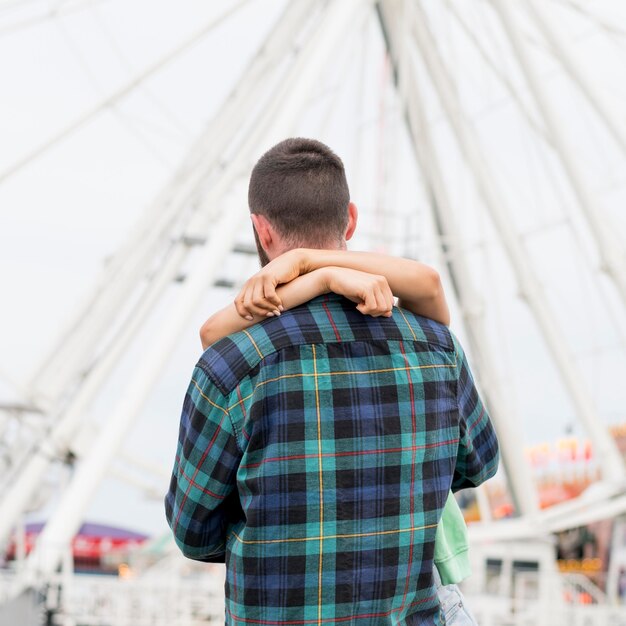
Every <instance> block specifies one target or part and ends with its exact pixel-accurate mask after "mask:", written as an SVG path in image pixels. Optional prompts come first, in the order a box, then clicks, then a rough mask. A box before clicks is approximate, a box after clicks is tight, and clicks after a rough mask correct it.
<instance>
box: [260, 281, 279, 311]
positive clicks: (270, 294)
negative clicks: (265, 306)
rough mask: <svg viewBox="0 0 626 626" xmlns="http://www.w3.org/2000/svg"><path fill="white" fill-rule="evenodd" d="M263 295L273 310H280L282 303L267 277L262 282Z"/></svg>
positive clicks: (272, 282) (274, 286)
mask: <svg viewBox="0 0 626 626" xmlns="http://www.w3.org/2000/svg"><path fill="white" fill-rule="evenodd" d="M263 295H264V296H265V299H266V300H267V302H268V303H270V304H271V305H273V306H274V308H275V309H279V310H282V306H283V303H282V302H281V300H280V298H279V297H278V294H277V293H276V285H275V284H274V281H273V280H272V278H270V277H269V276H266V277H265V279H264V280H263Z"/></svg>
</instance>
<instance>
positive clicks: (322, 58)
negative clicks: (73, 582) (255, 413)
mask: <svg viewBox="0 0 626 626" xmlns="http://www.w3.org/2000/svg"><path fill="white" fill-rule="evenodd" d="M328 4H329V6H328V8H327V11H326V12H325V14H324V16H323V18H322V20H321V21H320V23H319V24H318V25H317V28H316V29H315V31H314V32H313V33H312V34H311V35H310V36H309V38H308V40H307V42H306V44H305V46H304V47H303V49H302V53H301V54H300V55H299V56H298V59H297V60H296V62H295V63H294V65H293V67H292V68H291V69H290V72H289V75H288V80H286V81H285V82H284V83H283V84H281V86H280V87H279V88H278V89H276V90H275V92H274V93H273V98H272V101H271V102H270V104H269V105H268V106H267V107H266V108H265V109H264V111H263V113H262V119H260V120H259V124H258V126H255V127H254V128H253V129H252V130H251V131H250V132H249V133H248V134H247V136H246V138H245V140H244V142H243V145H242V146H240V151H239V155H240V156H239V159H238V160H237V161H236V162H233V163H232V164H231V165H230V168H231V170H232V171H233V172H235V173H237V174H238V173H239V172H240V171H241V169H242V168H244V169H247V168H248V167H249V166H250V165H251V164H252V163H253V162H254V159H255V158H256V156H258V154H257V153H258V151H259V150H260V149H261V146H265V145H266V142H268V143H269V142H270V141H275V140H276V139H277V138H279V137H280V136H281V134H282V132H283V129H285V128H291V127H292V125H293V124H294V123H295V121H296V120H297V119H298V115H299V114H300V111H301V110H302V109H303V107H304V106H305V104H306V102H307V99H308V96H309V93H310V89H311V87H312V85H314V84H315V82H316V79H317V78H318V76H320V75H321V74H322V71H323V69H324V67H325V65H326V64H327V63H328V62H330V59H331V56H332V54H333V53H334V52H335V51H336V49H337V46H338V45H340V44H341V42H342V40H343V35H344V33H345V32H346V31H347V30H349V28H350V25H351V24H352V23H353V22H354V20H355V17H358V16H359V15H360V14H361V13H360V10H361V9H363V8H367V4H365V3H363V2H362V1H361V0H332V2H329V3H328ZM223 191H224V190H219V193H217V192H216V193H215V194H214V195H213V194H212V195H213V199H215V197H220V196H221V195H222V193H223ZM246 218H247V211H246V210H245V209H242V208H241V206H240V205H238V206H236V207H232V208H231V209H230V210H225V211H223V212H222V214H221V216H220V218H219V221H218V223H217V224H216V226H215V228H214V229H213V230H212V232H211V235H210V238H209V240H208V241H207V243H206V244H205V246H204V247H203V249H202V253H201V255H200V257H199V258H198V259H197V260H196V263H195V264H194V268H195V272H194V273H192V274H190V276H189V278H188V280H187V281H186V282H185V283H184V284H183V286H182V292H181V294H180V296H179V299H178V303H177V305H176V306H175V308H174V309H173V310H172V312H171V313H170V315H169V318H168V320H166V322H165V323H164V324H163V326H162V327H163V329H164V331H163V333H161V335H160V336H159V341H158V342H156V343H155V344H154V345H153V346H152V347H151V349H149V350H148V352H147V354H146V356H145V358H144V359H142V367H140V368H139V369H138V370H137V373H136V374H135V376H133V377H131V380H130V381H129V382H128V384H127V387H126V390H125V392H124V393H123V394H122V396H121V398H120V401H119V403H118V405H117V407H116V408H115V410H114V411H113V412H112V416H111V418H110V420H108V421H107V422H106V424H105V425H103V428H102V432H101V435H100V437H99V438H98V441H97V445H95V446H94V449H93V452H92V453H91V454H89V455H88V456H87V458H85V459H84V460H83V462H82V463H81V465H80V466H79V467H78V469H77V471H76V473H75V475H74V476H73V478H72V481H71V483H70V485H69V487H68V489H67V490H66V492H65V493H64V494H63V497H62V499H61V501H60V503H59V506H58V508H57V510H56V511H55V513H54V514H53V515H52V517H51V518H50V520H49V522H48V523H47V524H46V526H45V528H44V530H43V532H42V533H41V535H40V537H39V539H38V542H37V546H36V548H35V550H34V551H33V553H32V554H31V555H30V557H29V559H28V562H27V568H26V576H25V579H24V583H25V584H28V582H29V581H30V580H32V579H33V578H36V576H37V575H38V574H44V575H48V574H50V573H52V572H53V571H54V570H55V568H56V567H57V565H58V563H59V560H60V558H61V556H62V551H63V547H64V546H67V545H68V544H69V542H70V541H71V538H72V537H73V536H74V534H75V532H76V530H77V529H78V527H79V526H80V522H81V520H82V516H83V514H84V511H85V510H86V508H87V506H88V505H89V503H90V502H91V499H92V498H93V496H94V493H95V490H96V488H97V486H98V484H99V482H100V480H101V479H102V476H103V475H104V473H105V471H106V469H107V468H108V466H109V464H110V462H111V460H112V458H113V456H114V454H115V452H116V451H117V449H118V448H119V446H120V445H121V443H122V440H123V438H124V435H125V434H126V432H127V431H128V429H129V428H130V427H131V425H132V424H133V422H134V420H135V419H136V417H137V415H138V413H139V411H140V409H141V408H142V406H143V403H144V401H145V398H146V396H147V394H148V393H149V391H150V389H151V388H152V386H153V385H154V384H155V382H156V380H157V379H158V376H159V374H160V372H161V368H162V366H163V364H164V363H165V362H167V359H168V358H169V355H170V354H171V351H172V349H173V347H174V346H175V344H176V340H177V339H178V336H179V334H180V332H181V331H182V329H183V328H184V327H185V325H186V323H187V320H188V317H189V315H190V314H191V313H192V312H193V310H194V309H195V307H196V306H197V304H198V302H199V301H200V300H201V298H202V296H203V294H204V292H205V290H206V288H207V287H208V286H209V285H210V284H211V282H212V281H213V278H214V276H215V273H216V272H217V270H218V267H219V265H220V261H221V260H222V258H223V257H224V256H225V255H226V254H227V253H228V252H229V251H230V250H231V248H232V246H233V244H234V241H235V238H236V235H237V233H238V230H239V228H240V225H241V224H242V222H243V221H244V219H246Z"/></svg>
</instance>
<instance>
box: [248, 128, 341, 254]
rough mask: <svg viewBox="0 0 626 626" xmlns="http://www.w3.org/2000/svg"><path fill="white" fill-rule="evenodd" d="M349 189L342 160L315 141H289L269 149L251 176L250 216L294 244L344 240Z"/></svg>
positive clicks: (323, 243) (249, 191)
mask: <svg viewBox="0 0 626 626" xmlns="http://www.w3.org/2000/svg"><path fill="white" fill-rule="evenodd" d="M349 202H350V191H349V190H348V181H347V180H346V173H345V170H344V167H343V162H342V161H341V159H340V158H339V157H338V156H337V155H336V154H335V153H334V152H333V151H332V150H331V149H330V148H329V147H328V146H326V145H324V144H323V143H321V142H320V141H316V140H315V139H303V138H301V137H295V138H290V139H285V140H284V141H281V142H280V143H278V144H276V145H275V146H274V147H273V148H270V149H269V150H268V151H267V152H266V153H265V154H264V155H263V156H262V157H261V158H260V159H259V161H258V162H257V164H256V165H255V166H254V169H253V170H252V175H251V176H250V185H249V187H248V204H249V206H250V212H251V213H256V214H258V215H263V216H265V217H266V218H267V219H268V220H269V221H270V222H271V224H272V226H274V228H276V230H277V231H278V233H279V234H280V236H281V237H283V238H285V240H286V241H288V242H289V243H290V244H291V245H293V246H310V247H314V246H322V245H327V244H329V243H331V242H339V241H341V239H342V237H343V235H344V233H345V231H346V228H347V226H348V204H349Z"/></svg>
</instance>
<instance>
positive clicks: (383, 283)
mask: <svg viewBox="0 0 626 626" xmlns="http://www.w3.org/2000/svg"><path fill="white" fill-rule="evenodd" d="M322 271H323V272H324V276H325V283H326V287H327V289H328V291H333V292H334V293H338V294H340V295H342V296H344V297H345V298H348V300H352V302H358V304H357V307H356V308H357V309H358V310H359V311H360V312H361V313H363V314H364V315H371V316H372V317H380V316H382V317H390V316H391V315H392V310H393V305H394V299H393V293H391V289H390V287H389V283H388V282H387V279H386V278H385V277H384V276H380V275H379V274H368V273H367V272H361V271H359V270H353V269H349V268H347V267H326V268H323V269H322Z"/></svg>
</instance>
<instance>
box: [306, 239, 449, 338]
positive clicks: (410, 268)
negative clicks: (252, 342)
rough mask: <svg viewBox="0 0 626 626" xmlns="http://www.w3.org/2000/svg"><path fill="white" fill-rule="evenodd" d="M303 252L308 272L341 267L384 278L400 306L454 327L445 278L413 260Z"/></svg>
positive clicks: (372, 255) (340, 252)
mask: <svg viewBox="0 0 626 626" xmlns="http://www.w3.org/2000/svg"><path fill="white" fill-rule="evenodd" d="M300 250H301V252H300V254H301V255H302V257H301V258H302V261H301V263H302V265H301V267H304V268H305V269H307V270H308V271H312V270H315V269H317V268H318V267H324V266H325V265H338V266H340V267H350V268H353V269H355V270H360V271H361V272H371V273H377V274H382V275H383V276H384V277H385V278H386V279H387V281H388V283H389V287H391V291H392V292H393V294H394V295H395V296H397V297H398V306H400V307H402V308H405V309H408V310H409V311H412V312H413V313H416V314H417V315H423V316H424V317H429V318H430V319H434V320H435V321H437V322H440V323H442V324H445V325H446V326H448V325H449V324H450V311H449V309H448V303H447V302H446V298H445V294H444V292H443V287H442V285H441V277H440V276H439V273H438V272H437V271H436V270H435V269H433V268H432V267H430V266H428V265H424V264H423V263H420V262H419V261H414V260H413V259H403V258H399V257H392V256H388V255H386V254H376V253H374V252H352V251H350V250H315V249H307V248H303V249H302V248H301V249H300Z"/></svg>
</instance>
